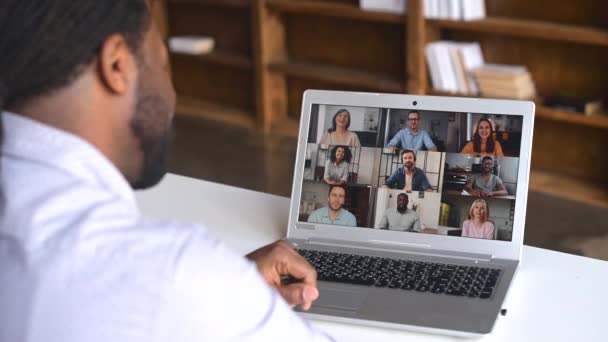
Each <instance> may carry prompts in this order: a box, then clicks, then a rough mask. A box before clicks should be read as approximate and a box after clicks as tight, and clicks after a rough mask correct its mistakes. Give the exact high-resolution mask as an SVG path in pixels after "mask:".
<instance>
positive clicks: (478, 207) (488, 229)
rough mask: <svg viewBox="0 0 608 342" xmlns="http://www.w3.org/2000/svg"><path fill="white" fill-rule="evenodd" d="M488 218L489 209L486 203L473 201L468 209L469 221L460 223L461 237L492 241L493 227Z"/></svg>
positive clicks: (479, 200)
mask: <svg viewBox="0 0 608 342" xmlns="http://www.w3.org/2000/svg"><path fill="white" fill-rule="evenodd" d="M489 217H490V208H488V204H487V203H486V201H485V200H482V199H478V200H475V201H474V202H473V204H471V208H470V209H469V219H468V220H466V221H464V222H463V223H462V236H465V237H471V238H477V239H488V240H494V229H495V227H494V223H492V222H491V221H489Z"/></svg>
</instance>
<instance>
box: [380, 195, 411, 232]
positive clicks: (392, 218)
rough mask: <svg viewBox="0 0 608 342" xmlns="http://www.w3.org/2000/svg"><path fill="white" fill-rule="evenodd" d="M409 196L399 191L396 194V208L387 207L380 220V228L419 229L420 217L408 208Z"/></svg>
mask: <svg viewBox="0 0 608 342" xmlns="http://www.w3.org/2000/svg"><path fill="white" fill-rule="evenodd" d="M408 203H409V198H408V197H407V194H404V193H401V194H399V195H398V196H397V208H388V209H386V211H385V212H384V215H383V216H382V220H381V221H380V227H379V228H381V229H390V230H402V231H409V232H419V231H420V219H419V218H418V214H416V212H415V211H414V210H408V208H407V205H408Z"/></svg>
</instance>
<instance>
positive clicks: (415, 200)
mask: <svg viewBox="0 0 608 342" xmlns="http://www.w3.org/2000/svg"><path fill="white" fill-rule="evenodd" d="M400 193H403V190H392V189H378V195H377V198H376V212H375V217H374V227H378V226H379V225H380V220H382V215H383V214H384V211H386V209H388V208H396V207H397V196H398V195H399V194H400ZM423 194H424V198H419V193H418V192H411V193H408V194H407V197H408V199H409V203H408V208H409V209H412V205H416V206H417V209H416V213H417V214H418V217H419V218H420V224H421V225H424V226H425V227H426V228H432V227H437V226H438V225H439V210H440V206H441V194H440V193H436V192H423Z"/></svg>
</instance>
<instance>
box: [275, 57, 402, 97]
mask: <svg viewBox="0 0 608 342" xmlns="http://www.w3.org/2000/svg"><path fill="white" fill-rule="evenodd" d="M268 68H269V70H270V71H274V72H280V73H283V74H285V75H288V76H296V77H301V78H308V79H314V80H319V81H326V82H335V83H340V84H344V85H349V86H360V87H369V88H372V89H378V90H379V91H386V92H393V93H402V92H404V91H405V82H404V81H402V80H400V79H399V78H397V77H394V76H391V75H385V74H380V73H372V72H365V71H358V70H355V69H350V68H344V67H337V66H330V65H323V64H317V63H309V62H297V61H286V62H278V63H272V64H270V65H268Z"/></svg>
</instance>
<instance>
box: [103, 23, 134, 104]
mask: <svg viewBox="0 0 608 342" xmlns="http://www.w3.org/2000/svg"><path fill="white" fill-rule="evenodd" d="M97 68H98V70H99V77H100V80H101V82H102V83H103V84H104V86H105V87H106V88H107V90H108V91H109V92H111V93H114V94H124V93H126V92H127V91H128V90H129V88H131V87H132V83H133V82H135V80H136V78H137V64H136V61H135V56H134V55H133V53H132V52H131V50H130V49H129V46H128V45H127V41H126V40H125V38H124V36H122V35H120V34H113V35H111V36H109V37H108V38H107V39H106V40H105V41H104V42H103V44H102V45H101V48H100V51H99V54H98V62H97Z"/></svg>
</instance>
